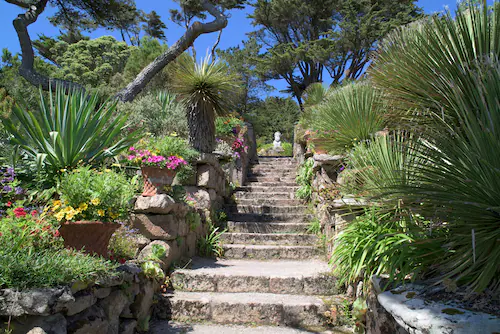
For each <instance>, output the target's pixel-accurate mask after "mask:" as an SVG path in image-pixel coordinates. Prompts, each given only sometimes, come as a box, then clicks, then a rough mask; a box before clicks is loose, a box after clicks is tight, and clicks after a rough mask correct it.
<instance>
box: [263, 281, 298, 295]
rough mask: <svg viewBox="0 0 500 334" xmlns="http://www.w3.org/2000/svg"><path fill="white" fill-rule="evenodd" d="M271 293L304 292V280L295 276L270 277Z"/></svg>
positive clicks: (294, 293)
mask: <svg viewBox="0 0 500 334" xmlns="http://www.w3.org/2000/svg"><path fill="white" fill-rule="evenodd" d="M269 290H270V292H271V293H278V294H292V295H300V294H302V293H303V292H304V282H303V281H302V280H301V279H299V278H297V277H271V279H270V280H269Z"/></svg>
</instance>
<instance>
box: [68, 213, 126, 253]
mask: <svg viewBox="0 0 500 334" xmlns="http://www.w3.org/2000/svg"><path fill="white" fill-rule="evenodd" d="M119 227H120V224H118V223H102V222H96V221H77V222H71V223H69V222H66V223H63V224H62V225H61V227H60V228H59V233H61V237H62V238H63V239H64V246H65V247H66V248H73V249H77V250H81V249H82V248H84V252H85V253H88V254H96V255H101V256H104V257H108V244H109V239H111V236H112V235H113V233H114V232H115V231H116V230H117V229H118V228H119Z"/></svg>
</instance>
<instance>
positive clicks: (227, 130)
mask: <svg viewBox="0 0 500 334" xmlns="http://www.w3.org/2000/svg"><path fill="white" fill-rule="evenodd" d="M244 126H245V122H244V121H243V120H242V119H240V118H237V117H235V116H230V117H217V118H216V119H215V135H216V136H217V137H228V136H236V135H237V134H238V128H242V127H244Z"/></svg>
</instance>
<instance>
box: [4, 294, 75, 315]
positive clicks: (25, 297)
mask: <svg viewBox="0 0 500 334" xmlns="http://www.w3.org/2000/svg"><path fill="white" fill-rule="evenodd" d="M72 301H74V297H73V295H72V294H71V291H70V289H69V288H68V287H65V288H54V289H35V290H29V291H22V292H19V291H17V290H13V289H3V290H0V316H13V317H19V316H22V315H49V314H54V313H56V312H59V311H61V310H64V308H65V306H66V304H68V303H70V302H72Z"/></svg>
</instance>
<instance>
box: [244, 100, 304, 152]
mask: <svg viewBox="0 0 500 334" xmlns="http://www.w3.org/2000/svg"><path fill="white" fill-rule="evenodd" d="M299 114H300V108H299V107H298V105H297V103H295V102H294V101H293V100H292V99H291V98H281V97H268V98H266V99H265V100H264V101H263V102H259V103H255V104H254V105H253V106H252V107H251V109H250V111H249V113H247V114H245V117H246V118H247V119H248V120H249V122H250V123H252V125H253V127H254V131H255V135H256V136H257V138H261V139H262V138H263V139H264V141H266V142H267V143H271V142H272V141H273V140H274V133H275V132H277V131H279V132H281V135H282V137H281V139H282V140H283V141H288V142H291V141H292V138H293V128H294V126H295V123H297V121H298V119H299Z"/></svg>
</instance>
